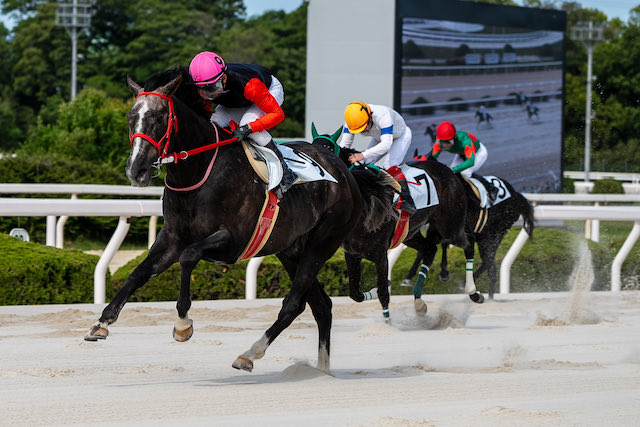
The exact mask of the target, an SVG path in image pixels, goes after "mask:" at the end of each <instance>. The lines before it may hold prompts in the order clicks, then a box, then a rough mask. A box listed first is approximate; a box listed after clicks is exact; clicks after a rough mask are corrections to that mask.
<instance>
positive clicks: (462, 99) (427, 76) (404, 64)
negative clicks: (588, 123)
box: [394, 0, 566, 193]
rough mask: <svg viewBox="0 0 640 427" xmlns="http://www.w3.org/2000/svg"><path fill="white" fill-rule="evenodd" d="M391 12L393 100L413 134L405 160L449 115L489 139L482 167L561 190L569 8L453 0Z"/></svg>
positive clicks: (408, 3)
mask: <svg viewBox="0 0 640 427" xmlns="http://www.w3.org/2000/svg"><path fill="white" fill-rule="evenodd" d="M396 10H397V20H396V22H397V26H398V28H397V30H398V34H397V43H396V46H397V49H396V56H397V59H396V73H395V74H396V77H395V88H396V89H395V92H394V93H395V100H394V101H395V102H394V103H395V108H396V110H397V111H399V112H400V113H401V114H402V116H403V117H404V119H405V121H406V122H407V124H408V125H409V127H410V128H411V130H412V133H413V141H412V146H411V148H410V150H409V152H408V154H407V158H406V159H405V160H409V159H412V158H414V157H415V156H418V157H420V156H423V155H426V154H428V153H429V152H430V151H431V148H432V145H433V143H434V141H435V127H436V126H437V125H438V124H439V123H440V122H442V121H444V120H448V121H450V122H452V123H453V124H454V125H455V126H456V128H457V130H462V131H466V132H470V133H472V134H474V135H475V136H477V137H478V138H479V139H480V141H481V143H482V144H485V147H486V148H487V150H488V153H489V155H488V158H487V161H486V162H485V164H484V165H483V166H482V167H481V168H480V170H479V171H478V172H479V173H480V174H482V175H495V176H499V177H501V178H504V179H506V180H508V181H509V182H511V184H513V185H514V187H515V188H516V189H517V190H518V191H520V192H531V193H538V192H557V191H561V188H562V123H563V109H562V106H563V98H564V77H563V76H564V57H565V56H564V46H565V39H564V37H565V28H566V15H565V13H564V12H562V11H554V10H542V9H531V8H520V7H512V6H500V5H494V4H485V3H473V2H465V1H452V0H398V2H397V9H396ZM452 159H453V155H452V154H449V153H443V155H441V156H440V161H442V162H444V163H446V164H449V163H450V162H451V161H452Z"/></svg>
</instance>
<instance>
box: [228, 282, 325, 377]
mask: <svg viewBox="0 0 640 427" xmlns="http://www.w3.org/2000/svg"><path fill="white" fill-rule="evenodd" d="M304 308H305V300H304V298H303V295H302V293H301V292H297V291H294V284H293V283H292V285H291V291H289V294H288V295H287V296H286V297H285V298H284V300H283V301H282V308H281V309H280V313H278V319H277V320H276V321H275V323H274V324H273V325H272V326H271V327H270V328H269V329H267V331H266V332H265V333H264V334H263V335H262V337H261V338H260V339H259V340H258V341H256V342H255V343H253V345H252V346H251V347H250V348H249V350H247V351H245V352H244V353H242V354H241V355H240V356H238V357H237V358H236V360H234V361H233V363H232V364H231V366H232V367H233V368H235V369H240V370H243V371H248V372H251V371H252V370H253V361H254V360H256V359H261V358H262V357H263V356H264V354H265V352H266V351H267V348H268V347H269V346H270V345H271V343H272V342H273V340H274V339H276V338H277V337H278V335H280V333H281V332H282V331H283V330H285V329H286V328H287V327H288V326H289V325H290V324H291V323H292V322H293V320H294V319H295V318H296V317H298V316H299V315H300V314H301V313H302V312H303V311H304ZM327 351H328V343H327ZM327 354H328V353H327Z"/></svg>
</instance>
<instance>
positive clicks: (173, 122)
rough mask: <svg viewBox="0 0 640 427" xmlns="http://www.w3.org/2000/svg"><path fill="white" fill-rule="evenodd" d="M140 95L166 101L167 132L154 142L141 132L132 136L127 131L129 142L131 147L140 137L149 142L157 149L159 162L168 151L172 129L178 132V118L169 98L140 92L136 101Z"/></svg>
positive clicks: (154, 93)
mask: <svg viewBox="0 0 640 427" xmlns="http://www.w3.org/2000/svg"><path fill="white" fill-rule="evenodd" d="M142 95H156V96H159V97H160V98H162V99H164V100H166V101H167V103H168V104H169V119H168V120H167V131H166V132H165V133H164V135H163V136H162V138H160V141H156V140H155V139H153V138H152V137H150V136H149V135H147V134H145V133H141V132H138V133H134V134H133V135H131V131H129V141H131V145H133V140H134V139H135V138H137V137H140V138H142V139H144V140H145V141H147V142H149V143H150V144H151V145H153V146H154V147H156V148H157V149H158V154H159V155H160V160H162V159H164V158H165V156H166V155H167V150H168V149H169V143H170V142H171V133H172V132H173V127H174V126H175V128H176V132H177V131H178V117H177V116H176V113H175V108H174V107H173V99H171V97H170V96H166V95H163V94H161V93H157V92H140V93H139V94H138V95H137V96H136V99H138V97H140V96H142ZM165 140H166V142H165V144H164V148H162V142H163V141H165Z"/></svg>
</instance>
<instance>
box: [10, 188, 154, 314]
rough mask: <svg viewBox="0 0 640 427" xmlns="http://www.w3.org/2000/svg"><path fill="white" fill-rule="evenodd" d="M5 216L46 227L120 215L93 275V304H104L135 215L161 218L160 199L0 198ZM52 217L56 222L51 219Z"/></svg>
mask: <svg viewBox="0 0 640 427" xmlns="http://www.w3.org/2000/svg"><path fill="white" fill-rule="evenodd" d="M0 215H2V216H46V217H47V224H48V225H49V223H50V222H53V224H55V218H56V216H58V215H63V216H117V217H120V220H119V221H118V226H117V227H116V231H115V232H114V234H113V236H112V237H111V239H110V240H109V243H108V244H107V247H106V248H105V250H104V253H103V254H102V256H101V257H100V259H99V260H98V264H96V268H95V270H94V274H93V302H94V303H95V304H103V303H104V302H105V289H106V274H107V268H108V267H109V263H110V262H111V260H112V259H113V256H114V255H115V253H116V252H117V251H118V249H119V248H120V245H121V244H122V242H123V241H124V238H125V236H126V235H127V232H128V231H129V218H131V217H132V216H159V215H162V202H161V201H160V200H97V199H83V200H79V199H21V198H0ZM51 218H53V221H51V220H50V219H51Z"/></svg>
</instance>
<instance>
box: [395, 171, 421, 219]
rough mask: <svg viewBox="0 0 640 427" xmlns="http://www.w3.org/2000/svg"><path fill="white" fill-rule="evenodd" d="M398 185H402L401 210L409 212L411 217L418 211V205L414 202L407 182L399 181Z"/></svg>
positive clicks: (404, 180)
mask: <svg viewBox="0 0 640 427" xmlns="http://www.w3.org/2000/svg"><path fill="white" fill-rule="evenodd" d="M398 184H400V187H401V190H400V200H402V204H401V205H400V209H402V210H403V211H407V213H408V214H409V215H413V214H414V213H415V211H416V210H417V209H416V204H415V203H414V202H413V197H411V192H410V191H409V185H408V184H407V180H406V179H399V180H398Z"/></svg>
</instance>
